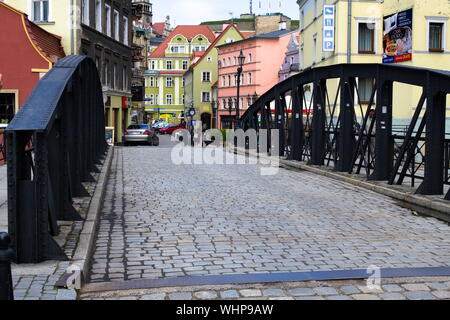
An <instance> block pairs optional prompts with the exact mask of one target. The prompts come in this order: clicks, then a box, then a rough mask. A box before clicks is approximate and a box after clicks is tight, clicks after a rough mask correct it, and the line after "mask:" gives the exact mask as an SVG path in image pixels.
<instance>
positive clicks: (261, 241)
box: [90, 147, 450, 282]
mask: <svg viewBox="0 0 450 320" xmlns="http://www.w3.org/2000/svg"><path fill="white" fill-rule="evenodd" d="M170 154H171V149H170V148H140V147H132V148H120V147H119V148H117V149H116V153H115V157H114V159H113V164H112V172H111V175H110V179H109V182H108V188H107V194H106V198H105V201H104V207H103V212H102V215H101V221H100V224H99V230H98V237H97V240H96V248H95V252H94V256H93V264H92V268H91V272H92V273H91V279H90V280H91V282H105V281H125V280H132V279H141V278H146V279H153V278H161V277H178V276H191V275H192V276H194V275H195V276H198V275H209V274H236V273H237V274H240V273H274V272H290V271H292V272H295V271H318V270H347V269H365V268H367V267H368V266H370V265H375V266H378V267H380V268H404V267H407V268H414V267H430V266H449V265H450V242H449V241H448V239H449V238H450V226H449V225H448V224H446V223H444V222H441V221H439V220H437V219H434V218H425V217H419V216H415V215H414V214H413V213H412V211H410V210H408V209H405V208H402V207H400V206H399V205H397V203H396V202H395V201H394V200H392V199H390V198H388V197H385V196H382V195H379V194H376V193H373V192H371V191H368V190H366V189H361V188H358V187H355V186H352V185H349V184H346V183H342V182H338V181H335V180H331V179H328V178H325V177H322V176H317V175H314V174H311V173H308V172H293V171H288V170H285V169H280V171H279V173H278V174H277V175H275V176H261V174H260V166H251V165H232V166H231V165H228V166H227V165H196V166H191V165H180V166H177V165H174V164H173V163H172V161H171V158H170Z"/></svg>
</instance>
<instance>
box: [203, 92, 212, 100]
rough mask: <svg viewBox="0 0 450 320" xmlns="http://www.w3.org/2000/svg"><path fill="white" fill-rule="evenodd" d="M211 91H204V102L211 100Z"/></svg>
mask: <svg viewBox="0 0 450 320" xmlns="http://www.w3.org/2000/svg"><path fill="white" fill-rule="evenodd" d="M210 99H211V93H209V92H202V102H210V101H211V100H210Z"/></svg>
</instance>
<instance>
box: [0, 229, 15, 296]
mask: <svg viewBox="0 0 450 320" xmlns="http://www.w3.org/2000/svg"><path fill="white" fill-rule="evenodd" d="M10 243H11V238H10V236H9V234H7V233H4V232H1V233H0V300H14V293H13V282H12V275H11V260H12V258H13V254H14V252H13V250H12V249H11V248H10V247H9V244H10Z"/></svg>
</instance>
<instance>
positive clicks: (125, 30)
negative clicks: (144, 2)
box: [123, 17, 128, 45]
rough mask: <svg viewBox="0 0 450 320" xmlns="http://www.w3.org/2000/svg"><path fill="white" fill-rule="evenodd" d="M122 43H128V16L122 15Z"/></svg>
mask: <svg viewBox="0 0 450 320" xmlns="http://www.w3.org/2000/svg"><path fill="white" fill-rule="evenodd" d="M123 43H124V44H126V45H128V18H127V17H123Z"/></svg>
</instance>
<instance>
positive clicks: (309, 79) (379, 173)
mask: <svg viewBox="0 0 450 320" xmlns="http://www.w3.org/2000/svg"><path fill="white" fill-rule="evenodd" d="M360 83H365V85H364V86H362V87H361V88H359V84H360ZM394 83H395V84H394ZM397 84H401V86H398V85H397ZM408 87H409V89H408ZM405 88H406V89H405ZM370 89H371V90H370ZM400 90H403V91H400ZM405 90H410V91H405ZM420 90H421V92H420ZM370 91H371V92H370ZM405 93H406V94H405ZM416 93H419V94H420V93H421V95H420V97H419V98H418V102H417V107H416V108H415V109H414V110H415V111H414V114H413V116H412V117H411V119H410V121H409V124H405V125H403V124H402V125H399V124H393V114H394V111H397V110H399V108H407V109H403V110H402V111H405V110H408V111H409V110H411V105H410V101H411V100H412V99H413V97H414V95H415V94H416ZM449 93H450V74H449V73H448V72H442V71H437V70H429V69H422V68H414V67H404V66H397V65H380V64H341V65H332V66H327V67H320V68H314V69H308V70H305V71H304V72H302V73H300V74H298V75H295V76H293V77H291V78H289V79H287V80H285V81H283V82H281V83H279V84H277V85H276V86H275V87H273V88H272V89H270V90H269V91H267V92H266V93H265V94H264V95H262V96H261V97H260V98H259V99H258V100H257V101H256V102H255V103H254V104H253V105H252V106H250V107H249V109H248V110H247V111H246V113H245V114H244V115H243V117H242V123H243V127H244V129H248V128H255V129H257V130H259V129H269V130H271V129H279V130H280V135H279V136H280V141H279V148H280V150H279V154H280V155H282V156H284V157H287V158H288V159H291V160H298V161H306V162H308V163H309V164H311V165H320V166H331V167H333V169H334V170H335V171H337V172H347V173H357V174H361V173H363V172H364V171H365V174H366V176H367V179H370V180H376V181H388V182H389V183H390V184H394V183H396V184H403V183H406V182H409V183H410V184H411V185H412V186H415V184H416V182H417V181H420V186H419V187H418V189H417V193H419V194H424V195H440V194H443V192H444V185H445V184H448V183H449V181H450V177H449V171H450V165H449V164H450V150H449V145H450V140H449V139H447V138H448V136H446V130H445V119H446V98H447V95H448V94H449ZM405 99H408V101H403V100H405ZM446 199H448V200H450V192H449V194H447V196H446Z"/></svg>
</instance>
